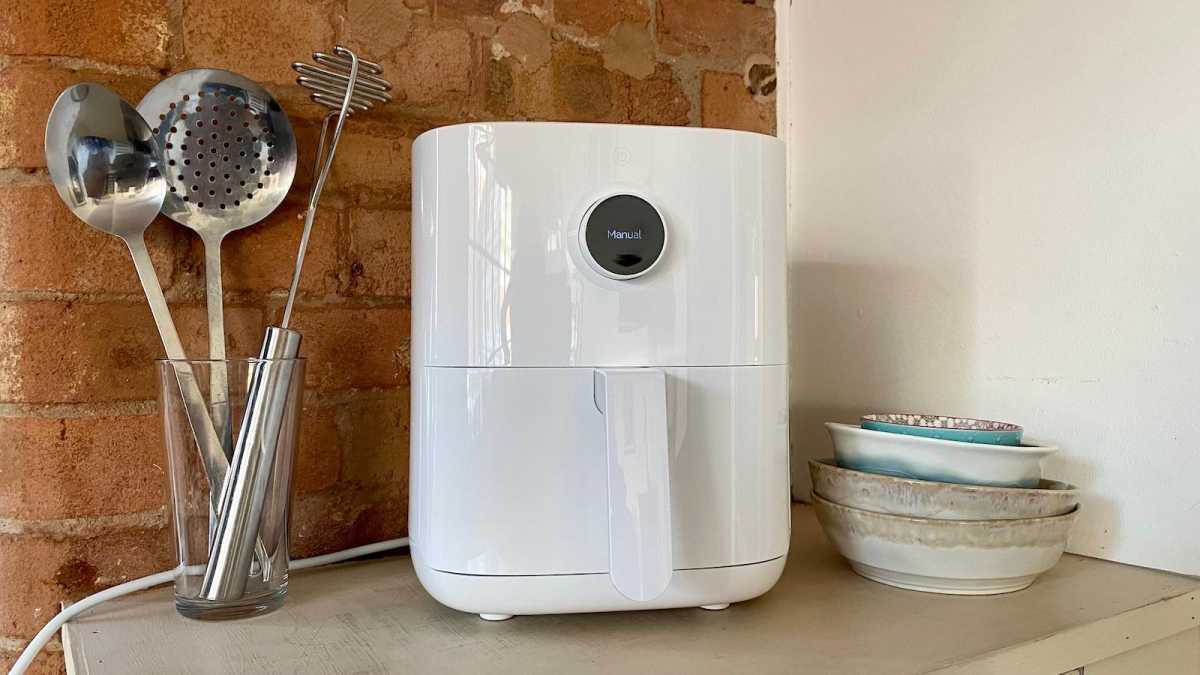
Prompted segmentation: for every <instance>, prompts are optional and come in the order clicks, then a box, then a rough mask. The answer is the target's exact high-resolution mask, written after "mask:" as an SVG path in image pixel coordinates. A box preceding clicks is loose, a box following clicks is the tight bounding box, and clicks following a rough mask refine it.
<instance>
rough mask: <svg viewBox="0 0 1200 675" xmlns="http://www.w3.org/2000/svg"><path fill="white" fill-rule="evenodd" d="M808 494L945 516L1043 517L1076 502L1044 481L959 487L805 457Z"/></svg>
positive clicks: (1073, 494) (1072, 493) (1069, 490)
mask: <svg viewBox="0 0 1200 675" xmlns="http://www.w3.org/2000/svg"><path fill="white" fill-rule="evenodd" d="M808 471H809V474H810V475H811V476H812V485H813V492H815V493H817V494H818V495H820V496H821V497H823V498H825V499H827V500H829V501H831V502H833V503H835V504H841V505H842V506H849V507H852V508H856V509H862V510H864V511H874V512H876V513H891V514H894V515H897V516H913V517H916V518H941V519H945V520H1001V519H1007V520H1011V519H1015V518H1045V517H1047V516H1061V515H1062V514H1064V513H1070V512H1071V511H1073V510H1074V509H1075V507H1076V506H1078V505H1079V491H1078V490H1077V489H1076V488H1075V486H1074V485H1068V484H1066V483H1060V482H1058V481H1056V480H1045V479H1043V480H1042V482H1041V483H1039V484H1038V487H1036V488H1010V487H993V486H988V485H959V484H956V483H939V482H936V481H928V480H916V479H914V478H897V477H895V476H884V475H880V474H875V473H867V472H865V471H855V470H853V469H846V468H842V467H839V466H838V465H837V463H836V462H834V460H832V459H822V460H810V461H809V463H808Z"/></svg>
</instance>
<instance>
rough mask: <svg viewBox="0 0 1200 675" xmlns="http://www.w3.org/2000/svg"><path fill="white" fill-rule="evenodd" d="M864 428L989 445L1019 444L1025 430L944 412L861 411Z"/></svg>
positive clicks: (861, 421)
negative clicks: (866, 412) (884, 412)
mask: <svg viewBox="0 0 1200 675" xmlns="http://www.w3.org/2000/svg"><path fill="white" fill-rule="evenodd" d="M859 422H860V424H861V425H862V428H863V429H870V430H871V431H886V432H889V433H893V434H908V435H910V436H925V437H926V438H940V439H942V440H945V441H960V442H962V443H986V444H988V445H1020V444H1021V434H1022V432H1023V431H1024V430H1023V429H1022V428H1021V427H1019V426H1017V425H1016V424H1010V423H1008V422H993V421H992V420H977V419H972V418H970V417H947V416H945V415H910V414H908V413H888V414H879V415H863V416H862V418H860V420H859Z"/></svg>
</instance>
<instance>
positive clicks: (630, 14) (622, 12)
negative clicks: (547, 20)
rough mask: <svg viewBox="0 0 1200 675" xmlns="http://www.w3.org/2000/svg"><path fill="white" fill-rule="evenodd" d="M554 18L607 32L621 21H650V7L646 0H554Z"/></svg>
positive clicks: (596, 31) (593, 33)
mask: <svg viewBox="0 0 1200 675" xmlns="http://www.w3.org/2000/svg"><path fill="white" fill-rule="evenodd" d="M554 20H555V21H556V22H558V23H568V24H574V25H576V26H579V27H580V28H582V29H584V30H585V31H587V32H588V33H590V34H591V35H604V34H606V33H608V32H609V31H610V30H612V29H613V27H614V26H616V25H617V24H618V23H620V22H622V21H631V22H634V23H639V24H646V23H649V21H650V8H649V6H648V3H647V0H605V1H604V2H596V0H554Z"/></svg>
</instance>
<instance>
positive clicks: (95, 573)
mask: <svg viewBox="0 0 1200 675" xmlns="http://www.w3.org/2000/svg"><path fill="white" fill-rule="evenodd" d="M175 564H176V563H175V553H174V549H173V547H172V535H171V531H170V530H169V529H168V528H165V527H164V528H157V529H134V530H118V531H115V532H105V533H104V534H103V535H102V536H97V537H94V538H88V539H72V538H50V537H46V536H42V535H32V534H27V535H19V536H10V535H0V635H11V636H20V637H31V636H32V635H33V634H34V633H36V632H37V631H38V630H39V629H40V628H41V627H42V625H43V624H44V623H46V621H48V620H49V619H50V617H52V616H54V615H55V614H57V613H58V606H59V602H61V601H63V600H78V599H79V598H81V597H83V596H85V595H89V594H91V593H95V592H96V591H98V590H101V589H102V588H104V587H107V586H112V585H115V584H119V583H123V582H125V581H129V580H130V579H136V578H138V577H142V576H145V575H147V574H153V573H155V572H161V571H163V570H167V569H170V568H171V567H174V566H175Z"/></svg>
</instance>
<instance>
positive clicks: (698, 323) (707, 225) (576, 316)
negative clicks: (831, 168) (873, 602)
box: [410, 122, 790, 619]
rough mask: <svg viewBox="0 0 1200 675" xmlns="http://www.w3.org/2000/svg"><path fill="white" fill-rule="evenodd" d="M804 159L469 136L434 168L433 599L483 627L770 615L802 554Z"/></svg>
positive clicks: (426, 185) (425, 260) (511, 131)
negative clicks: (794, 278) (798, 539)
mask: <svg viewBox="0 0 1200 675" xmlns="http://www.w3.org/2000/svg"><path fill="white" fill-rule="evenodd" d="M783 167H784V158H783V145H782V143H781V142H780V141H778V140H777V139H775V138H771V137H768V136H763V135H759V134H752V133H745V132H737V131H724V130H711V129H694V128H665V127H649V126H621V125H606V124H555V123H524V122H512V123H495V124H492V123H488V124H464V125H457V126H450V127H444V128H441V129H435V130H433V131H429V132H427V133H425V134H422V135H421V136H420V137H419V138H418V139H417V140H416V143H415V144H414V146H413V240H412V246H413V251H412V256H413V319H412V321H413V326H412V329H413V330H412V332H413V336H412V340H413V350H412V351H413V353H412V378H413V389H412V485H411V510H410V533H411V542H412V555H413V563H414V565H415V566H416V570H417V574H418V576H419V578H420V580H421V583H422V584H423V585H424V586H425V588H426V590H428V591H429V593H430V594H431V595H433V597H434V598H436V599H437V600H439V601H440V602H442V603H443V604H446V605H448V606H450V607H453V608H456V609H459V610H462V611H466V612H473V613H478V614H479V615H480V616H482V617H483V618H485V619H506V618H509V617H510V616H512V615H514V614H548V613H559V612H597V611H612V610H630V609H657V608H664V607H686V606H695V607H704V608H706V609H723V608H724V607H727V606H728V604H729V603H732V602H738V601H741V600H747V599H749V598H753V597H755V596H758V595H761V594H762V593H765V592H766V591H767V590H768V589H770V588H771V586H772V585H774V584H775V582H776V580H778V578H779V575H780V572H781V571H782V570H783V565H784V561H785V559H786V556H787V550H788V536H789V529H790V528H789V512H790V511H789V495H788V492H789V485H788V475H789V473H788V441H787V439H788V397H787V306H786V245H785V225H784V175H783V174H784V168H783Z"/></svg>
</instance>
